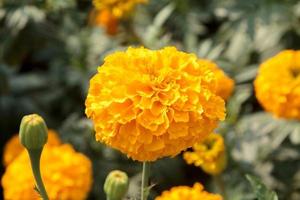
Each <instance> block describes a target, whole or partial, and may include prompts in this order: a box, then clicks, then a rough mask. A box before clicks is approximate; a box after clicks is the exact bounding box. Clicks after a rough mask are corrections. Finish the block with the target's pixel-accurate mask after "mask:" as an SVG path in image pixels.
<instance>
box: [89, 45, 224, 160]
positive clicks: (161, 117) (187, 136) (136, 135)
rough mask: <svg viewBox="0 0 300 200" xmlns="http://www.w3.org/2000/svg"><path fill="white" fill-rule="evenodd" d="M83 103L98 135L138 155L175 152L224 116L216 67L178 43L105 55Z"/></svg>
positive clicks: (138, 157)
mask: <svg viewBox="0 0 300 200" xmlns="http://www.w3.org/2000/svg"><path fill="white" fill-rule="evenodd" d="M85 104H86V114H87V116H88V117H89V118H91V119H92V120H93V121H94V126H95V130H96V139H97V140H98V141H100V142H104V143H105V144H107V145H109V146H111V147H113V148H116V149H118V150H120V151H121V152H123V153H125V154H127V155H128V156H129V157H131V158H132V159H134V160H139V161H154V160H156V159H158V158H161V157H165V156H175V155H177V154H178V153H180V152H181V151H182V150H184V149H186V148H188V147H191V146H192V145H193V144H194V143H195V142H197V141H201V140H202V139H203V138H205V137H206V136H207V135H208V134H209V133H211V132H212V131H213V129H214V128H215V127H216V126H217V123H218V122H219V120H223V119H224V117H225V107H224V100H223V99H222V98H221V97H219V96H217V95H216V78H215V75H214V73H213V72H212V71H211V70H210V69H209V68H208V67H207V65H206V64H203V65H202V63H201V62H197V57H196V56H195V55H193V54H187V53H183V52H180V51H178V50H177V49H176V48H174V47H166V48H164V49H162V50H157V51H152V50H148V49H145V48H129V49H128V50H127V51H126V52H117V53H114V54H112V55H110V56H108V57H106V59H105V62H104V64H103V65H102V66H101V67H99V68H98V73H97V74H96V75H95V76H94V77H93V78H92V79H91V81H90V88H89V92H88V95H87V99H86V103H85Z"/></svg>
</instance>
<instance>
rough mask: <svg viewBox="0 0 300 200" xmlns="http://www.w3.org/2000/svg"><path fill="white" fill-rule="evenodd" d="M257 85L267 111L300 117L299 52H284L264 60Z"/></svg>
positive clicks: (258, 95) (288, 116)
mask: <svg viewBox="0 0 300 200" xmlns="http://www.w3.org/2000/svg"><path fill="white" fill-rule="evenodd" d="M254 87H255V92H256V97H257V99H258V101H259V102H260V104H261V105H262V106H263V107H264V109H265V110H266V111H268V112H271V113H273V114H274V115H275V116H277V117H283V118H291V119H300V51H294V50H286V51H282V52H281V53H279V54H277V55H276V56H274V57H272V58H270V59H268V60H267V61H265V62H264V63H262V64H261V65H260V67H259V71H258V75H257V77H256V79H255V81H254Z"/></svg>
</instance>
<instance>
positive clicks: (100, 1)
mask: <svg viewBox="0 0 300 200" xmlns="http://www.w3.org/2000/svg"><path fill="white" fill-rule="evenodd" d="M147 2H148V0H93V4H94V6H95V8H96V9H97V10H108V11H110V13H112V15H113V16H115V17H116V18H122V17H124V16H125V15H127V14H128V13H129V12H130V11H132V9H134V7H135V6H136V5H137V4H140V3H147Z"/></svg>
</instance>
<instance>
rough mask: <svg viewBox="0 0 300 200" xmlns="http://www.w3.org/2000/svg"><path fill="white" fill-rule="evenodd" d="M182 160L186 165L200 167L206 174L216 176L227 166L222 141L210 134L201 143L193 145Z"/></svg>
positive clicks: (220, 137) (221, 138)
mask: <svg viewBox="0 0 300 200" xmlns="http://www.w3.org/2000/svg"><path fill="white" fill-rule="evenodd" d="M183 158H184V159H185V160H186V162H187V163H188V164H194V165H195V166H197V167H201V168H202V169H203V171H205V172H206V173H208V174H211V175H218V174H220V173H221V172H222V171H223V170H224V169H225V167H226V165H227V157H226V150H225V144H224V139H223V137H222V136H221V135H219V134H216V133H212V134H210V135H209V136H208V137H207V138H206V139H205V140H204V141H203V142H200V143H197V144H195V145H194V146H193V151H192V152H189V151H188V152H185V153H184V154H183Z"/></svg>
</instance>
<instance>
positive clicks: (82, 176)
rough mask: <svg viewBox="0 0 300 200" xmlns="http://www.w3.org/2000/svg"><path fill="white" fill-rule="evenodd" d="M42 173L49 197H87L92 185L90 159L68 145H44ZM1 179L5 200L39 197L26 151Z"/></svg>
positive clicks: (33, 199)
mask: <svg viewBox="0 0 300 200" xmlns="http://www.w3.org/2000/svg"><path fill="white" fill-rule="evenodd" d="M41 172H42V177H43V181H44V184H45V187H46V190H47V193H48V195H49V199H85V198H86V197H87V195H88V192H89V190H90V188H91V183H92V165H91V161H90V160H89V159H88V158H87V157H86V156H84V155H83V154H81V153H77V152H75V150H74V149H73V148H72V146H71V145H68V144H64V145H60V146H54V147H51V146H49V145H45V147H44V150H43V153H42V157H41ZM1 181H2V186H3V191H4V198H5V199H9V200H14V199H15V200H19V199H32V200H35V199H40V197H39V195H38V193H37V192H36V191H35V190H34V185H35V182H34V178H33V174H32V170H31V167H30V160H29V156H28V154H27V152H26V151H25V150H24V151H22V153H21V154H20V155H19V156H18V157H17V158H16V159H15V160H14V161H13V162H12V163H11V164H10V165H9V166H8V167H7V168H6V171H5V173H4V175H3V177H2V180H1Z"/></svg>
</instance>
